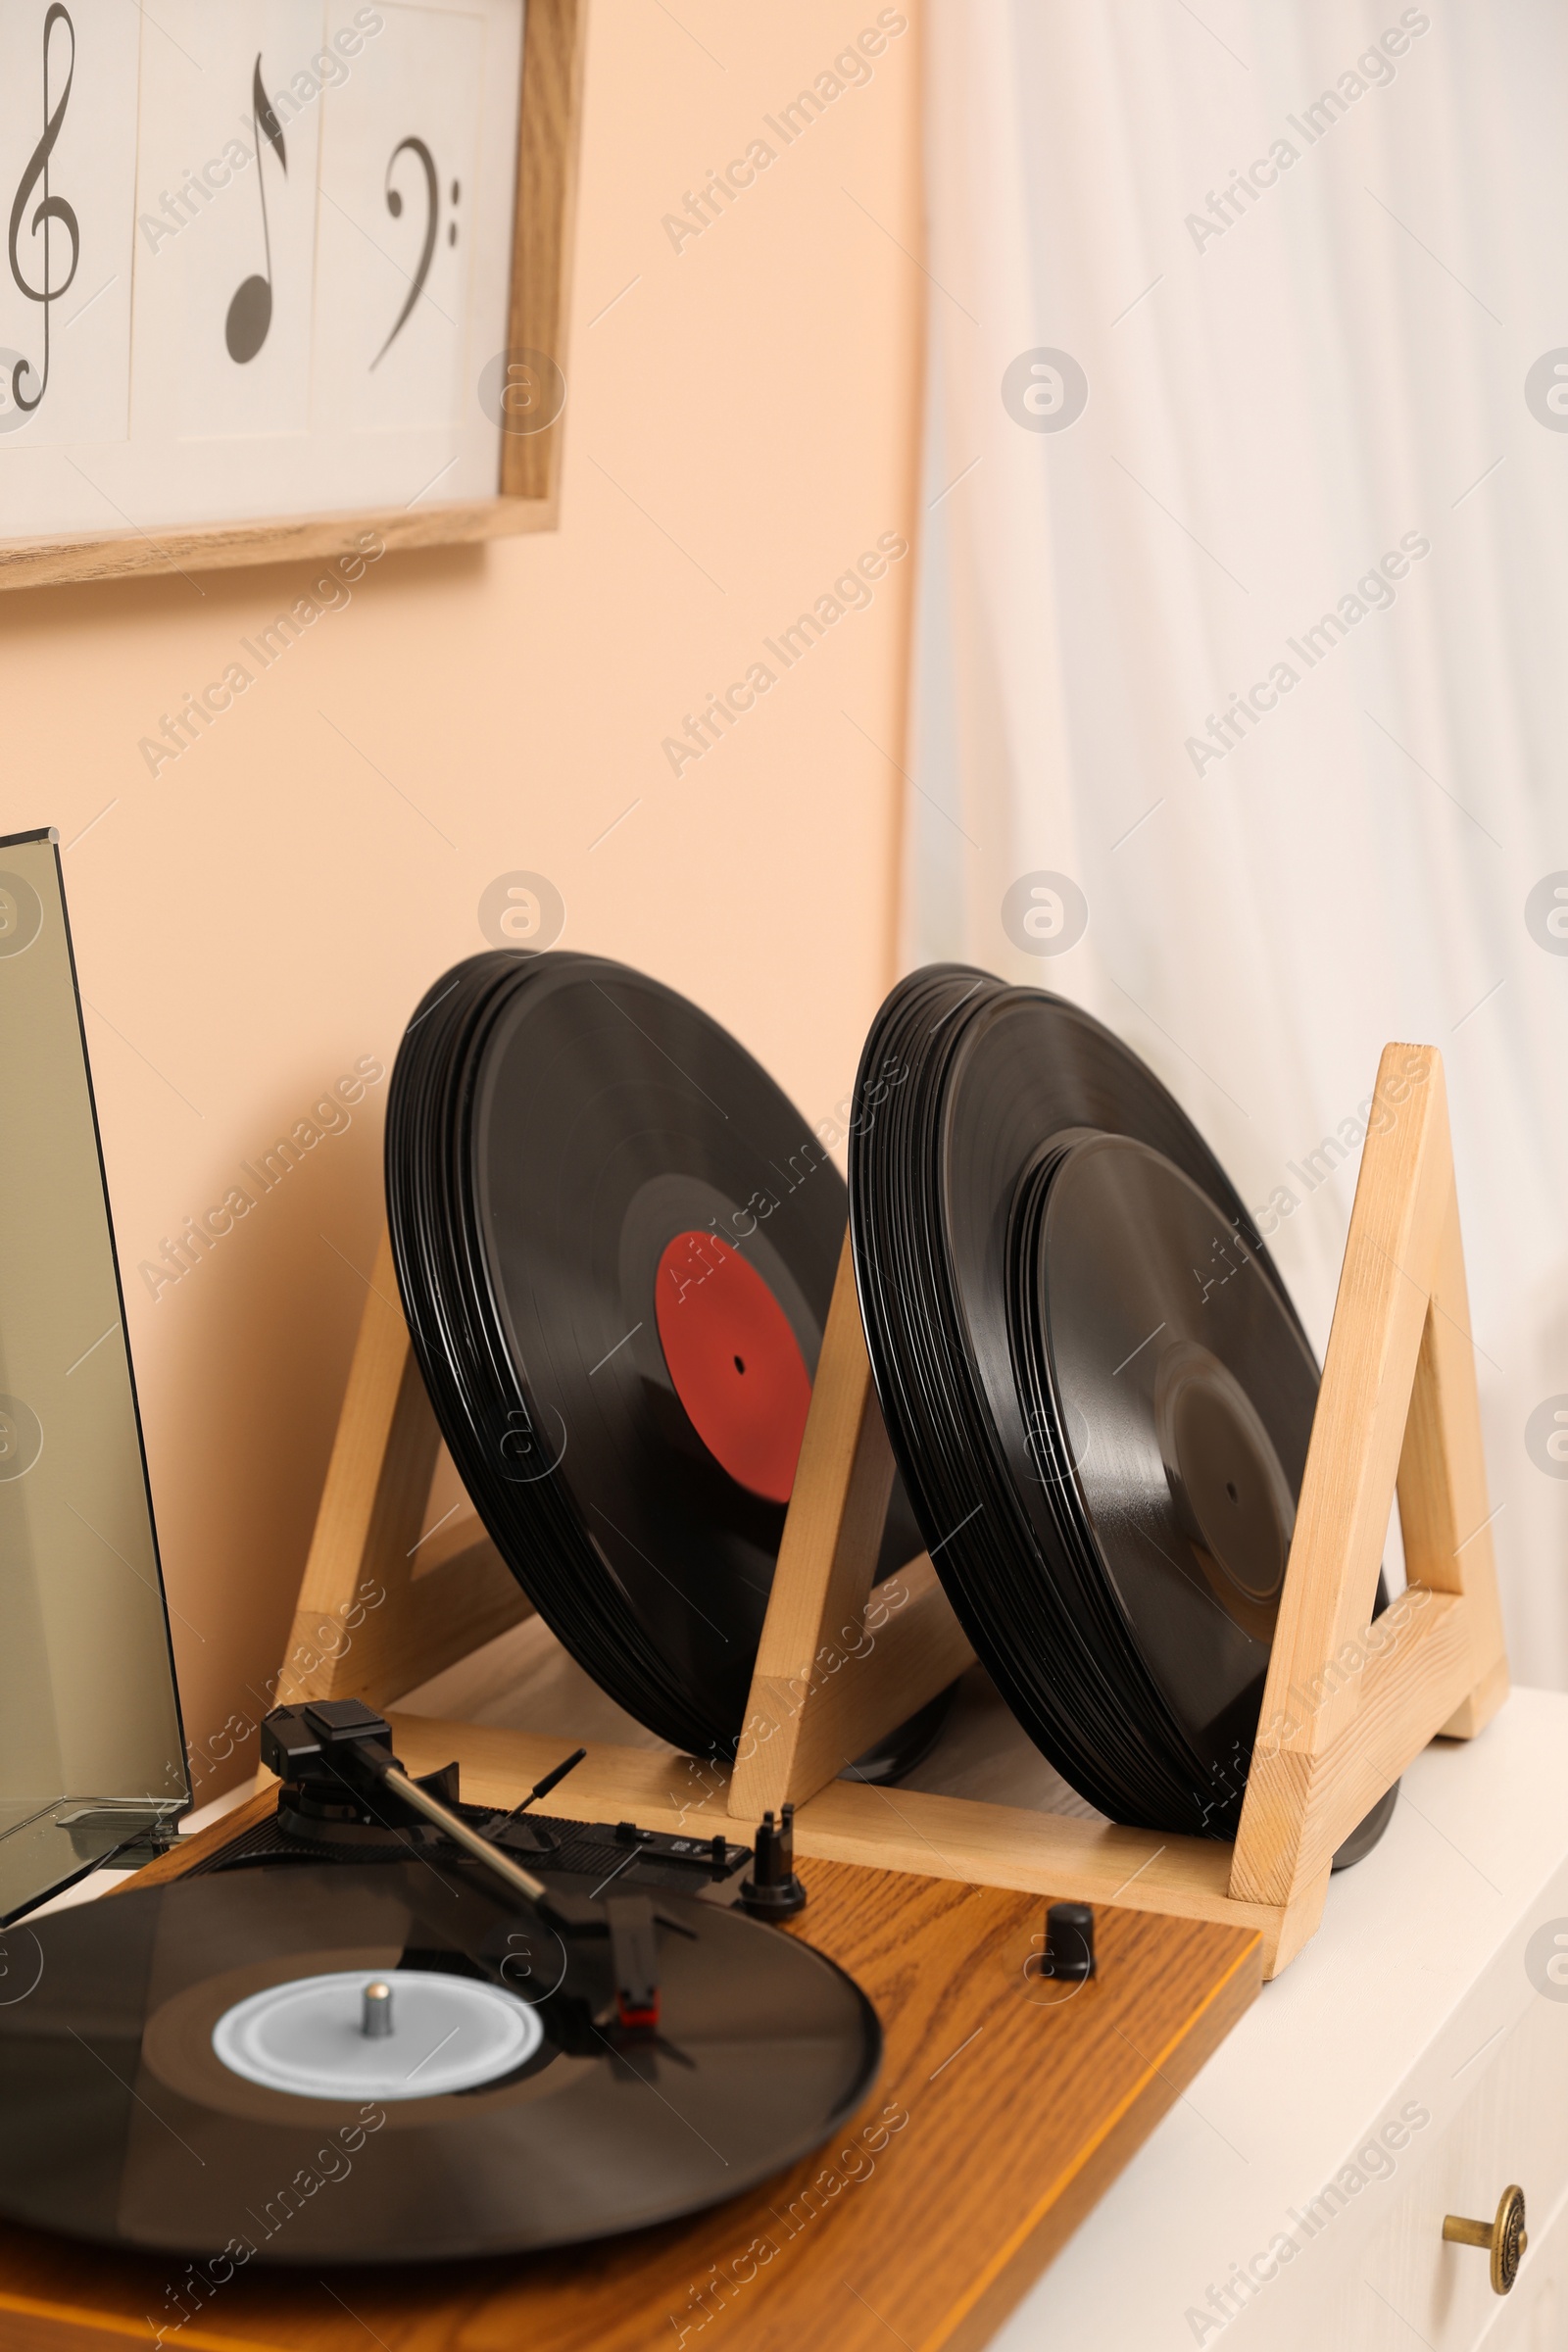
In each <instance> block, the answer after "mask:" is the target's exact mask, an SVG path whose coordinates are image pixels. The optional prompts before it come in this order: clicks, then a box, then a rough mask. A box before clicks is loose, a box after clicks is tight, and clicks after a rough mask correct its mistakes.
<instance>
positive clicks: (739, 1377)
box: [654, 1231, 811, 1502]
mask: <svg viewBox="0 0 1568 2352" xmlns="http://www.w3.org/2000/svg"><path fill="white" fill-rule="evenodd" d="M654 1302H655V1313H656V1315H657V1317H658V1322H659V1338H660V1344H661V1345H662V1348H663V1350H664V1361H665V1363H666V1364H667V1365H668V1366H669V1377H670V1379H671V1380H672V1381H673V1383H674V1386H675V1394H676V1396H677V1397H679V1398H680V1400H681V1403H682V1404H683V1405H684V1406H685V1408H686V1412H687V1416H688V1418H689V1419H690V1421H691V1424H692V1427H693V1428H694V1429H695V1430H696V1432H697V1434H698V1436H699V1437H700V1438H701V1439H702V1441H703V1444H704V1445H705V1446H707V1447H708V1450H709V1452H710V1453H711V1455H712V1456H713V1458H714V1460H715V1461H716V1462H718V1463H719V1464H720V1465H721V1466H722V1468H724V1469H725V1470H727V1471H728V1472H729V1475H730V1477H731V1478H733V1479H734V1480H735V1481H736V1483H737V1484H738V1485H740V1486H743V1487H745V1488H747V1489H748V1491H749V1492H750V1493H751V1494H753V1495H762V1496H763V1497H764V1498H765V1500H767V1501H768V1502H788V1500H789V1498H790V1490H791V1488H792V1487H793V1486H794V1484H795V1465H796V1463H797V1462H798V1461H799V1459H800V1454H801V1440H802V1438H803V1437H804V1436H805V1434H806V1415H807V1411H808V1409H809V1405H810V1402H811V1376H810V1374H809V1372H808V1371H807V1369H806V1358H805V1357H804V1356H803V1355H802V1353H801V1348H800V1342H799V1341H798V1340H797V1339H796V1337H795V1334H794V1332H793V1331H792V1330H791V1328H790V1323H789V1318H788V1317H787V1316H786V1314H785V1312H784V1309H783V1308H782V1307H781V1306H780V1305H779V1302H778V1300H777V1299H775V1298H774V1296H773V1294H772V1292H771V1291H770V1290H769V1289H768V1287H767V1284H766V1283H765V1282H764V1281H763V1280H762V1277H761V1275H760V1274H759V1273H758V1271H757V1268H756V1267H755V1266H754V1265H752V1264H751V1263H750V1262H749V1261H748V1260H747V1259H746V1258H744V1257H742V1255H741V1253H740V1251H739V1250H736V1249H733V1248H732V1247H731V1245H730V1244H729V1243H728V1242H723V1241H720V1240H719V1238H718V1236H717V1235H716V1234H713V1233H704V1232H701V1231H697V1232H690V1233H677V1234H676V1236H675V1238H674V1240H673V1241H671V1242H668V1243H666V1244H665V1247H664V1250H663V1254H662V1256H661V1258H660V1260H659V1274H658V1278H657V1281H656V1283H655V1289H654Z"/></svg>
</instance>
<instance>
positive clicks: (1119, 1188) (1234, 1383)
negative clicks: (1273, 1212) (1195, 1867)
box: [850, 966, 1387, 1850]
mask: <svg viewBox="0 0 1568 2352" xmlns="http://www.w3.org/2000/svg"><path fill="white" fill-rule="evenodd" d="M850 1185H851V1215H852V1226H853V1231H854V1237H855V1262H856V1275H857V1282H858V1290H859V1297H860V1304H861V1311H862V1315H863V1318H864V1322H865V1328H866V1339H867V1345H868V1348H869V1350H870V1355H871V1361H872V1367H873V1371H874V1374H875V1378H876V1384H877V1389H878V1394H879V1397H880V1398H881V1401H882V1405H883V1410H884V1413H885V1416H886V1418H887V1421H888V1426H889V1431H890V1434H891V1436H892V1439H893V1446H894V1452H895V1455H896V1457H897V1459H898V1461H899V1463H900V1465H901V1468H902V1470H903V1472H904V1476H905V1479H906V1481H907V1486H908V1490H909V1494H910V1496H911V1499H912V1501H913V1504H914V1508H915V1513H916V1516H917V1518H918V1520H919V1523H920V1526H921V1529H922V1532H923V1533H924V1535H925V1538H926V1542H927V1545H928V1547H929V1549H930V1551H931V1555H932V1558H933V1560H934V1561H935V1563H936V1566H937V1568H938V1571H939V1573H940V1575H941V1577H942V1579H943V1582H944V1584H945V1586H946V1588H947V1590H948V1593H949V1594H950V1596H951V1597H952V1599H953V1602H954V1605H955V1608H956V1611H957V1613H958V1615H959V1617H960V1619H961V1620H962V1622H963V1625H964V1627H965V1630H966V1632H967V1633H968V1635H969V1637H970V1640H971V1641H972V1642H973V1643H974V1646H975V1649H976V1651H977V1653H978V1654H979V1656H980V1657H981V1658H982V1660H983V1661H984V1663H985V1664H986V1666H987V1667H988V1669H989V1670H990V1672H991V1674H992V1676H993V1678H994V1680H995V1681H996V1682H997V1683H998V1685H999V1687H1000V1688H1001V1690H1002V1691H1003V1692H1004V1695H1005V1697H1006V1698H1007V1700H1008V1702H1009V1704H1010V1705H1011V1706H1012V1708H1013V1711H1014V1712H1015V1713H1016V1714H1017V1716H1018V1718H1019V1720H1020V1721H1021V1722H1022V1724H1023V1725H1024V1728H1025V1729H1026V1730H1027V1731H1028V1732H1029V1734H1030V1736H1031V1737H1032V1738H1033V1739H1034V1740H1035V1741H1036V1743H1037V1744H1038V1745H1039V1746H1040V1747H1041V1749H1042V1750H1043V1751H1044V1752H1045V1754H1047V1755H1048V1756H1049V1757H1050V1758H1051V1760H1052V1761H1053V1762H1054V1764H1055V1765H1056V1767H1057V1769H1058V1770H1059V1771H1060V1772H1061V1773H1062V1774H1063V1775H1064V1777H1065V1778H1066V1779H1067V1780H1069V1781H1070V1782H1071V1783H1072V1784H1073V1786H1074V1787H1075V1788H1077V1789H1079V1790H1080V1791H1081V1793H1083V1794H1084V1795H1085V1796H1087V1797H1089V1798H1090V1800H1091V1801H1092V1802H1093V1803H1094V1804H1096V1805H1097V1806H1099V1807H1100V1809H1101V1810H1102V1811H1103V1812H1105V1813H1107V1814H1108V1815H1110V1816H1111V1817H1112V1818H1113V1819H1116V1820H1120V1821H1125V1822H1129V1823H1136V1824H1139V1825H1142V1826H1147V1827H1150V1828H1153V1829H1162V1830H1168V1831H1172V1832H1186V1833H1191V1834H1200V1835H1204V1834H1206V1835H1210V1836H1224V1837H1234V1835H1235V1831H1236V1825H1237V1822H1238V1819H1239V1816H1240V1808H1241V1802H1242V1796H1243V1793H1244V1791H1245V1788H1246V1780H1247V1772H1248V1768H1249V1764H1250V1753H1251V1745H1252V1740H1253V1739H1254V1737H1255V1733H1256V1727H1257V1720H1258V1713H1259V1708H1260V1705H1261V1699H1262V1691H1263V1682H1264V1677H1265V1675H1266V1672H1267V1666H1268V1657H1269V1649H1270V1644H1271V1641H1272V1635H1273V1627H1274V1616H1275V1612H1276V1610H1277V1607H1278V1602H1279V1595H1280V1590H1281V1586H1282V1583H1283V1578H1284V1569H1285V1560H1286V1556H1287V1554H1288V1550H1289V1544H1290V1536H1291V1532H1292V1528H1293V1526H1294V1518H1295V1507H1296V1498H1297V1495H1298V1494H1299V1488H1300V1480H1301V1473H1302V1469H1303V1467H1304V1463H1305V1458H1306V1446H1307V1440H1308V1438H1309V1435H1310V1431H1311V1423H1312V1415H1313V1411H1314V1408H1315V1404H1316V1397H1317V1387H1318V1375H1317V1368H1316V1365H1315V1363H1314V1360H1313V1357H1312V1354H1311V1350H1310V1348H1309V1346H1308V1344H1307V1341H1306V1338H1305V1334H1304V1332H1303V1330H1302V1328H1301V1325H1300V1321H1299V1317H1298V1316H1297V1314H1296V1311H1295V1309H1294V1307H1293V1306H1292V1303H1291V1300H1290V1298H1289V1295H1288V1293H1287V1291H1286V1289H1285V1286H1284V1283H1283V1281H1282V1279H1281V1277H1280V1275H1279V1272H1278V1269H1277V1268H1276V1267H1275V1266H1274V1264H1273V1261H1272V1260H1271V1258H1270V1257H1269V1255H1268V1252H1267V1250H1265V1249H1264V1247H1263V1244H1262V1241H1261V1239H1260V1237H1259V1236H1258V1234H1257V1232H1256V1230H1255V1228H1254V1227H1253V1225H1252V1222H1251V1219H1250V1215H1249V1214H1248V1211H1247V1209H1246V1207H1245V1205H1244V1204H1243V1202H1242V1201H1241V1199H1240V1197H1239V1195H1238V1194H1237V1193H1236V1191H1235V1188H1234V1187H1233V1186H1232V1185H1231V1184H1230V1182H1229V1180H1228V1178H1227V1177H1226V1175H1225V1172H1224V1170H1223V1169H1222V1168H1221V1166H1220V1165H1219V1163H1218V1161H1217V1160H1216V1159H1215V1157H1214V1155H1213V1153H1212V1152H1210V1151H1209V1149H1208V1147H1207V1145H1206V1144H1205V1143H1204V1142H1203V1140H1202V1138H1201V1136H1200V1135H1199V1133H1198V1131H1197V1130H1196V1128H1195V1127H1194V1126H1193V1125H1192V1123H1191V1122H1190V1120H1188V1118H1187V1117H1186V1115H1185V1114H1184V1113H1183V1111H1182V1110H1181V1109H1180V1107H1179V1106H1178V1105H1177V1103H1175V1102H1174V1101H1173V1100H1172V1098H1171V1097H1170V1096H1169V1095H1168V1094H1167V1093H1166V1091H1165V1089H1164V1088H1163V1087H1162V1086H1161V1085H1160V1084H1159V1082H1158V1080H1157V1079H1155V1078H1154V1076H1153V1075H1152V1072H1151V1071H1150V1070H1148V1069H1147V1068H1146V1067H1145V1066H1144V1064H1143V1063H1142V1062H1140V1061H1139V1059H1138V1058H1137V1056H1136V1055H1135V1054H1132V1053H1130V1052H1129V1051H1128V1049H1127V1048H1126V1047H1124V1046H1123V1045H1121V1044H1120V1042H1119V1041H1118V1040H1117V1039H1116V1038H1115V1037H1113V1036H1112V1035H1111V1033H1110V1032H1109V1031H1108V1030H1106V1029H1105V1028H1103V1026H1102V1024H1101V1023H1099V1022H1098V1021H1095V1020H1094V1019H1092V1018H1091V1017H1090V1016H1089V1015H1088V1014H1086V1013H1084V1012H1082V1011H1080V1010H1079V1009H1078V1008H1077V1007H1076V1006H1075V1005H1069V1004H1067V1003H1065V1002H1064V1001H1063V1000H1061V999H1059V998H1055V997H1051V996H1048V995H1046V994H1044V993H1043V992H1041V991H1038V990H1033V989H1022V988H1008V987H1006V986H1005V984H1004V983H1003V982H1001V981H1000V980H996V979H994V978H992V977H990V976H989V975H986V974H984V973H979V972H975V971H971V970H967V969H963V968H960V967H956V966H935V967H932V968H930V969H928V970H925V971H922V972H916V973H915V974H913V975H911V977H910V978H909V979H907V981H905V982H903V983H901V985H900V986H899V987H898V988H897V989H895V990H894V992H893V994H892V995H891V996H890V997H889V999H888V1001H887V1003H886V1004H885V1005H884V1006H883V1008H882V1011H881V1013H880V1014H879V1015H878V1018H877V1021H876V1023H875V1024H874V1026H873V1029H872V1032H871V1035H870V1037H869V1039H868V1041H867V1044H866V1049H865V1053H864V1055H863V1057H862V1061H861V1068H860V1077H859V1085H858V1110H857V1118H856V1121H855V1125H854V1128H853V1131H852V1139H851V1159H850ZM1386 1817H1387V1815H1386V1812H1385V1814H1384V1815H1383V1818H1386ZM1378 1827H1381V1822H1378V1823H1377V1824H1376V1825H1373V1826H1372V1828H1371V1832H1370V1834H1371V1835H1373V1836H1375V1834H1376V1828H1378ZM1360 1835H1361V1834H1360V1833H1357V1836H1358V1837H1360ZM1367 1841H1369V1839H1368V1840H1367ZM1361 1850H1364V1843H1363V1845H1362V1848H1361Z"/></svg>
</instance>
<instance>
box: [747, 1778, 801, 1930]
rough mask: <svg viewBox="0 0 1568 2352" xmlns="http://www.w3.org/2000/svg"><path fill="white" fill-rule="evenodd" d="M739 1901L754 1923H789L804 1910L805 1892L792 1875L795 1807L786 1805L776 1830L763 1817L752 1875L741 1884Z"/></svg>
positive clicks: (767, 1816) (770, 1818) (769, 1819)
mask: <svg viewBox="0 0 1568 2352" xmlns="http://www.w3.org/2000/svg"><path fill="white" fill-rule="evenodd" d="M741 1901H742V1902H743V1903H744V1904H745V1906H746V1908H747V1910H748V1911H750V1912H751V1913H752V1914H753V1916H754V1917H755V1918H757V1919H789V1918H790V1917H792V1916H793V1914H794V1913H795V1912H797V1911H801V1910H804V1909H805V1907H806V1888H805V1887H803V1886H802V1885H801V1882H800V1880H799V1879H798V1878H797V1877H796V1875H795V1807H794V1806H793V1805H786V1806H785V1808H784V1811H783V1815H782V1817H781V1819H780V1822H779V1825H778V1827H777V1828H776V1829H775V1828H774V1826H773V1816H772V1814H771V1813H764V1814H763V1815H762V1826H761V1828H760V1830H759V1831H758V1833H757V1844H756V1846H755V1848H754V1849H753V1854H752V1875H751V1877H750V1878H749V1879H743V1880H742V1881H741Z"/></svg>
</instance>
